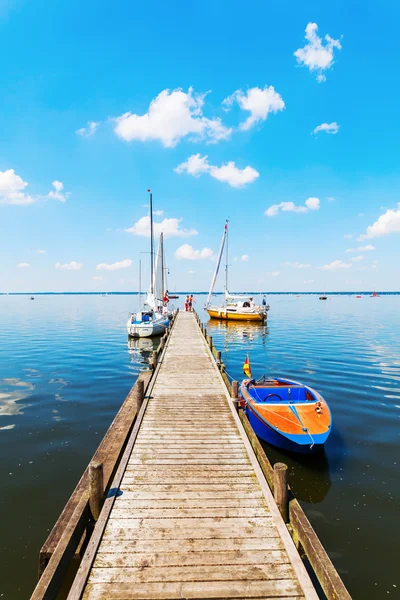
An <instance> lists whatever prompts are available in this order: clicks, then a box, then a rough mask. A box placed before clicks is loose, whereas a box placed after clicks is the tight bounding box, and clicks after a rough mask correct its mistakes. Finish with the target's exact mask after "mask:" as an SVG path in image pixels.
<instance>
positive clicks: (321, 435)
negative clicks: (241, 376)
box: [240, 380, 331, 454]
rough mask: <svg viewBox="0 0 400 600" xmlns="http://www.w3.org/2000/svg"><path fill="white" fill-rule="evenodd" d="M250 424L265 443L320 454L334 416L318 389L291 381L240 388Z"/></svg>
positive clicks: (248, 382)
mask: <svg viewBox="0 0 400 600" xmlns="http://www.w3.org/2000/svg"><path fill="white" fill-rule="evenodd" d="M240 392H241V396H242V398H243V401H244V408H245V412H246V415H247V417H248V419H249V422H250V424H251V426H252V428H253V430H254V432H255V433H256V435H257V436H258V437H260V438H261V439H262V440H264V441H265V442H267V443H268V444H271V445H273V446H276V447H277V448H281V449H282V450H288V451H290V452H298V453H303V454H312V453H315V452H318V451H320V450H321V449H322V448H323V446H324V443H325V442H326V440H327V439H328V437H329V434H330V432H331V413H330V410H329V407H328V405H327V403H326V402H325V400H324V399H323V398H322V396H320V395H319V394H318V393H317V392H316V391H315V390H313V389H312V388H309V387H307V386H303V385H302V384H299V383H297V382H294V381H290V380H273V381H266V382H265V383H264V384H258V383H256V382H254V380H245V381H243V382H242V384H241V386H240Z"/></svg>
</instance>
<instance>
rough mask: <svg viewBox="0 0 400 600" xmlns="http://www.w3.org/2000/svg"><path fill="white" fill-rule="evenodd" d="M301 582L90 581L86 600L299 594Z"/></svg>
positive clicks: (279, 596)
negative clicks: (135, 583) (117, 583)
mask: <svg viewBox="0 0 400 600" xmlns="http://www.w3.org/2000/svg"><path fill="white" fill-rule="evenodd" d="M299 597H302V593H301V589H300V586H299V584H298V583H297V582H295V581H293V580H292V579H283V580H279V581H229V582H228V581H222V582H219V581H215V582H213V581H209V582H190V583H189V582H187V583H182V582H166V583H145V584H141V585H140V586H136V585H132V584H131V583H120V584H119V585H115V584H113V583H108V584H104V583H89V584H88V585H87V587H86V590H85V595H84V600H150V599H154V598H157V599H159V600H169V599H172V598H188V599H189V598H190V599H194V598H202V599H203V598H204V599H205V598H207V599H210V598H291V599H293V598H296V599H297V598H299Z"/></svg>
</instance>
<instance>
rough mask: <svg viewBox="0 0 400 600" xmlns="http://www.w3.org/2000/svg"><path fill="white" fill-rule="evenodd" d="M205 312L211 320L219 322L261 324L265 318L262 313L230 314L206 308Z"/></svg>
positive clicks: (222, 310)
mask: <svg viewBox="0 0 400 600" xmlns="http://www.w3.org/2000/svg"><path fill="white" fill-rule="evenodd" d="M207 312H208V314H209V316H210V318H211V319H219V320H220V321H256V322H258V323H263V322H264V321H265V320H266V318H267V315H266V314H264V313H232V312H226V310H224V309H223V308H221V309H220V310H217V309H213V308H208V309H207Z"/></svg>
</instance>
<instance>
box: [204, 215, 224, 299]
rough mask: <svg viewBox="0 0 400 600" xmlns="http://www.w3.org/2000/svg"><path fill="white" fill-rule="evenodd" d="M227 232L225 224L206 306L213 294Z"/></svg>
mask: <svg viewBox="0 0 400 600" xmlns="http://www.w3.org/2000/svg"><path fill="white" fill-rule="evenodd" d="M227 232H228V223H225V227H224V233H223V235H222V240H221V247H220V249H219V254H218V259H217V265H216V267H215V273H214V277H213V278H212V282H211V287H210V291H209V292H208V297H207V303H206V306H209V305H210V300H211V295H212V293H213V289H214V286H215V282H216V280H217V275H218V271H219V266H220V264H221V258H222V253H223V251H224V245H225V240H226V236H227Z"/></svg>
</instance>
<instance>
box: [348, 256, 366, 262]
mask: <svg viewBox="0 0 400 600" xmlns="http://www.w3.org/2000/svg"><path fill="white" fill-rule="evenodd" d="M363 259H364V257H363V256H353V258H352V259H351V262H359V261H360V260H363Z"/></svg>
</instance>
